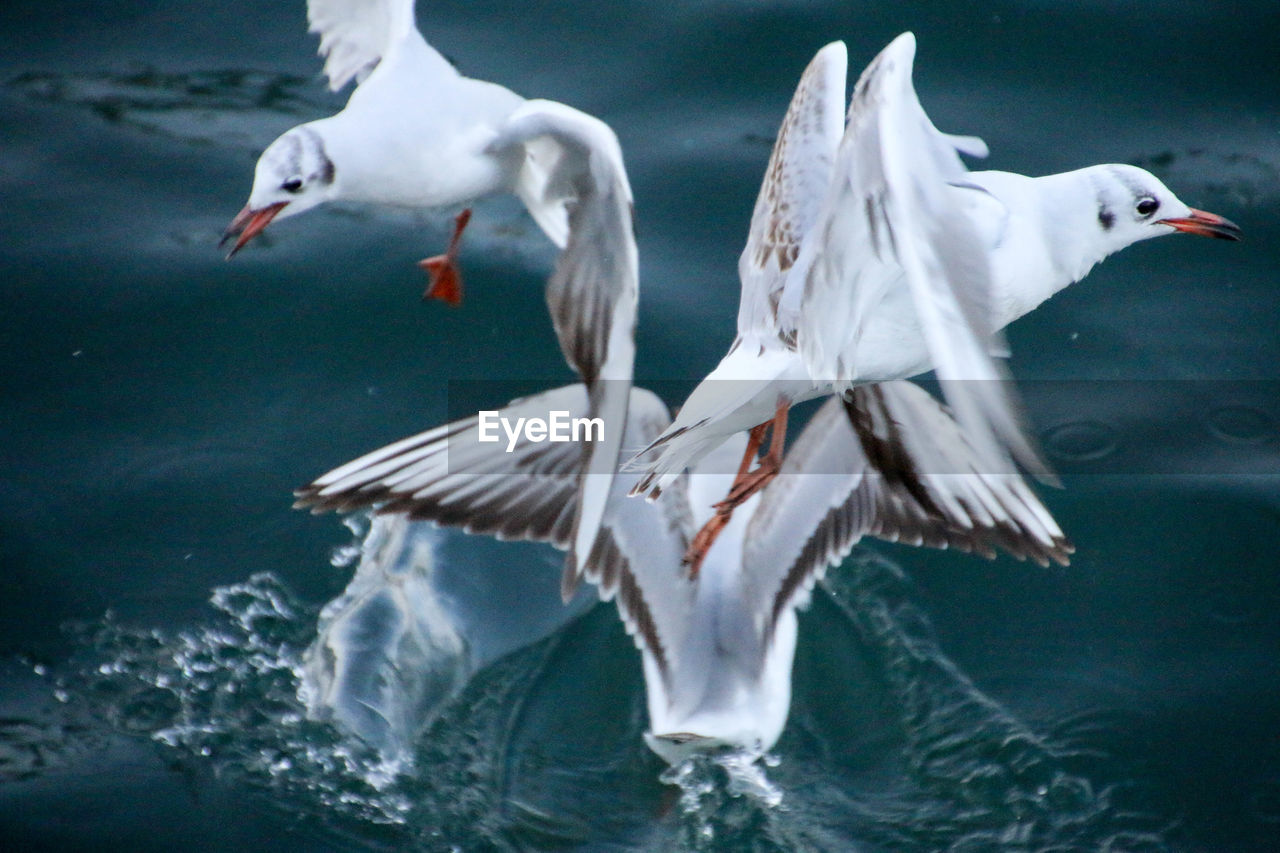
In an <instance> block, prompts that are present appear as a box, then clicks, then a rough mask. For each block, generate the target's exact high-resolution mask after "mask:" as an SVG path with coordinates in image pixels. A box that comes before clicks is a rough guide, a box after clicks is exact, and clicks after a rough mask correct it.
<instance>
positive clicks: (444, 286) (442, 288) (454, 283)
mask: <svg viewBox="0 0 1280 853" xmlns="http://www.w3.org/2000/svg"><path fill="white" fill-rule="evenodd" d="M418 266H420V267H422V268H423V269H424V270H426V271H427V275H428V276H430V277H431V283H430V284H429V285H427V289H426V291H424V292H423V294H422V298H423V299H439V300H440V301H441V302H444V303H445V304H447V305H452V306H453V307H455V308H456V307H457V306H459V305H461V304H462V275H461V273H459V272H458V267H457V265H456V264H454V262H453V261H452V260H451V259H450V258H449V256H448V255H436V256H435V257H434V258H427V259H426V260H422V261H418Z"/></svg>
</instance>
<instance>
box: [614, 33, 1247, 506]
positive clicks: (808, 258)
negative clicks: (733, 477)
mask: <svg viewBox="0 0 1280 853" xmlns="http://www.w3.org/2000/svg"><path fill="white" fill-rule="evenodd" d="M914 55H915V41H914V38H913V37H912V36H911V34H910V33H905V34H903V35H902V36H899V37H898V38H897V39H895V40H894V41H893V43H891V44H890V45H889V46H888V47H886V48H885V49H884V50H883V51H882V52H881V53H880V55H879V56H877V57H876V59H875V60H873V61H872V63H871V64H870V65H869V66H868V68H867V70H866V71H865V72H863V75H862V77H861V79H860V80H859V82H858V85H857V87H856V89H855V91H854V94H853V96H852V98H851V101H850V106H849V112H848V122H847V126H846V125H844V124H843V123H842V122H841V121H840V118H841V116H842V110H841V105H842V104H843V94H844V77H845V68H846V65H847V56H846V52H845V48H844V45H843V44H842V43H840V42H836V43H833V44H831V45H828V46H827V47H825V48H823V49H822V50H821V51H819V52H818V54H817V56H816V57H815V58H814V60H813V61H812V62H811V63H810V65H809V67H808V68H807V69H806V71H805V74H804V75H803V77H802V78H801V81H800V84H799V87H798V88H797V91H796V94H795V97H794V98H793V99H792V102H791V106H790V108H789V109H788V112H787V115H786V117H785V118H784V120H783V124H782V129H781V130H780V132H779V135H778V141H777V143H776V144H775V147H774V151H773V154H772V156H771V158H770V161H769V165H768V167H767V169H766V172H765V180H764V183H763V185H762V186H761V190H760V195H759V198H758V200H757V202H756V208H755V212H754V214H753V217H752V221H751V227H750V231H749V234H748V239H747V245H746V248H745V249H744V250H743V253H742V257H741V259H740V261H739V267H738V269H739V276H740V278H741V279H742V298H741V303H740V307H739V312H738V336H737V339H736V340H735V341H734V343H733V346H732V347H731V348H730V350H729V353H728V355H726V356H725V358H724V359H723V360H722V361H721V362H720V364H719V365H718V366H717V367H716V369H715V370H713V371H712V372H711V373H710V374H709V375H708V377H707V379H706V380H704V381H703V382H702V383H701V384H700V385H699V386H698V387H697V388H695V389H694V391H693V393H692V394H691V395H690V397H689V400H688V401H687V402H686V403H685V405H684V406H682V407H681V409H680V412H679V414H678V416H677V417H676V419H675V422H674V423H673V424H672V425H671V428H670V429H669V430H667V431H666V432H665V433H664V434H663V435H662V436H659V438H658V439H657V440H656V441H654V443H653V444H652V445H650V446H649V447H647V448H645V451H648V450H650V449H654V448H662V454H661V456H659V457H658V459H657V460H656V461H654V462H652V463H651V464H650V465H649V466H648V467H647V470H646V475H645V476H644V477H643V478H642V479H641V480H640V482H639V483H638V484H637V487H636V491H637V492H646V491H647V492H649V494H650V496H651V497H656V496H657V495H658V494H659V493H660V492H661V490H662V489H663V488H665V487H666V486H667V485H669V484H670V483H671V482H672V481H673V479H674V478H675V477H676V476H678V475H679V473H680V472H681V471H682V470H683V469H684V468H685V467H687V466H689V465H691V464H692V463H693V462H695V461H696V460H697V459H698V458H699V456H700V455H702V454H703V453H706V452H709V451H710V450H711V449H712V448H714V447H715V446H716V445H717V444H718V443H719V442H720V441H721V440H723V438H724V437H726V436H728V435H732V434H733V433H735V432H737V431H739V430H742V429H749V428H751V427H753V426H755V425H757V424H761V423H764V422H766V421H768V420H770V419H771V418H772V417H773V415H774V412H775V410H776V408H777V406H778V404H779V403H781V402H787V403H795V402H800V401H802V400H805V399H811V398H813V397H817V396H821V395H824V394H830V393H841V392H843V391H846V390H848V389H849V388H852V387H854V386H857V385H862V384H867V383H876V382H884V381H889V380H894V379H903V378H908V377H912V376H916V375H918V374H921V373H924V372H926V371H929V370H936V371H937V373H938V377H939V379H940V380H941V382H942V385H943V390H944V392H946V395H947V399H948V402H950V403H951V404H952V406H953V407H954V408H955V410H956V415H957V419H958V420H959V421H960V423H961V425H962V426H963V427H964V428H965V429H966V430H967V431H968V432H969V434H970V436H971V438H972V439H973V441H974V442H975V443H976V445H977V446H978V447H979V448H980V452H982V453H983V454H984V455H985V456H986V457H987V459H988V463H987V464H988V466H989V467H988V470H992V471H996V470H1012V469H1010V468H1009V466H1010V464H1011V462H1010V460H1009V455H1010V454H1011V455H1012V456H1013V457H1014V458H1015V459H1016V460H1017V461H1018V462H1020V463H1021V464H1022V465H1023V466H1024V467H1026V468H1027V469H1028V470H1030V471H1032V472H1034V473H1036V474H1037V475H1039V476H1042V477H1045V478H1050V477H1051V475H1050V474H1049V472H1048V469H1047V468H1046V467H1045V466H1044V465H1043V463H1042V462H1041V461H1040V460H1039V457H1038V455H1037V454H1036V452H1035V450H1034V449H1033V447H1032V446H1031V444H1030V442H1029V441H1028V440H1027V439H1026V438H1025V436H1024V434H1023V430H1022V427H1021V424H1020V418H1019V415H1018V411H1017V406H1016V403H1015V400H1014V398H1013V397H1012V395H1011V391H1010V390H1009V389H1008V383H1006V382H1003V381H1001V380H1003V379H1004V378H1005V374H1004V372H1003V371H1002V370H1001V369H1000V367H999V365H998V363H997V362H995V361H994V360H993V358H992V355H993V354H994V355H1004V354H1006V353H1005V352H1004V348H1003V345H1002V344H1001V342H1000V340H999V331H1000V330H1001V329H1003V328H1004V327H1005V326H1006V325H1008V324H1009V323H1011V322H1013V321H1014V320H1016V319H1017V318H1019V317H1021V316H1023V315H1024V314H1026V313H1028V312H1029V311H1031V310H1033V309H1034V308H1036V307H1037V306H1038V305H1040V304H1041V303H1043V302H1044V300H1046V299H1048V298H1049V297H1050V296H1052V295H1053V294H1054V293H1057V292H1058V291H1059V290H1062V289H1063V288H1065V287H1067V286H1068V285H1070V284H1072V283H1073V282H1076V281H1079V280H1080V279H1081V278H1083V277H1084V276H1085V275H1087V274H1088V272H1089V271H1090V270H1091V269H1092V268H1093V267H1094V266H1095V265H1096V264H1097V263H1098V262H1100V261H1101V260H1102V259H1104V258H1106V257H1107V256H1108V255H1109V254H1111V253H1113V252H1116V251H1118V250H1120V249H1122V248H1124V247H1126V246H1129V245H1131V244H1133V243H1134V242H1137V241H1139V240H1144V239H1148V238H1150V237H1156V236H1160V235H1162V234H1172V233H1174V232H1175V231H1178V230H1181V231H1188V232H1191V233H1198V234H1206V235H1208V236H1215V237H1223V238H1227V239H1236V234H1238V229H1236V227H1235V226H1234V225H1232V224H1231V223H1229V222H1227V221H1226V220H1224V219H1222V218H1221V217H1218V216H1215V215H1213V214H1207V213H1204V212H1203V211H1196V210H1193V209H1192V208H1189V207H1187V206H1186V205H1185V204H1183V203H1182V202H1181V201H1179V200H1178V199H1177V198H1175V197H1174V196H1173V194H1172V193H1171V192H1170V191H1169V190H1168V189H1167V188H1166V187H1165V186H1164V185H1163V184H1162V183H1161V182H1160V181H1159V180H1157V179H1156V178H1155V177H1154V176H1152V175H1150V174H1149V173H1147V172H1145V171H1143V170H1141V169H1138V168H1136V167H1133V166H1124V165H1115V164H1109V165H1101V166H1091V167H1088V168H1085V169H1079V170H1076V171H1073V172H1065V173H1062V174H1056V175H1048V176H1045V177H1039V178H1031V177H1027V176H1025V175H1019V174H1015V173H1010V172H999V171H987V172H969V171H968V170H967V169H966V168H965V167H964V165H963V164H962V163H961V161H960V160H959V158H958V157H957V152H958V151H960V152H965V153H969V154H973V155H976V156H985V154H986V146H985V144H983V143H982V141H981V140H979V139H975V138H972V137H955V136H949V135H946V134H943V133H940V132H939V131H938V130H937V129H936V128H934V127H933V125H932V123H931V122H930V121H929V119H928V117H927V116H926V115H925V113H924V111H923V109H922V108H921V107H920V104H919V101H918V100H917V99H916V95H915V91H914V89H913V87H912V83H911V67H912V62H913V60H914ZM1157 212H1158V213H1159V215H1158V216H1157V215H1156V214H1157ZM726 380H731V381H726ZM973 380H977V381H973ZM632 464H634V460H633V463H632Z"/></svg>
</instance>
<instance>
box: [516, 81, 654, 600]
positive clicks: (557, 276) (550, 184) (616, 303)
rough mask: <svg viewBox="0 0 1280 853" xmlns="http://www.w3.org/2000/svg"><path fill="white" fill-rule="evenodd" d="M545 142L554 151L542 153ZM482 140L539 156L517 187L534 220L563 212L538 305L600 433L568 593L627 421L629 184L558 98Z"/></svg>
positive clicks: (617, 156)
mask: <svg viewBox="0 0 1280 853" xmlns="http://www.w3.org/2000/svg"><path fill="white" fill-rule="evenodd" d="M552 144H553V145H554V146H556V147H558V148H559V153H558V155H552V154H549V153H548V150H547V146H548V145H552ZM492 145H493V147H494V148H495V149H501V148H506V147H511V146H521V147H523V148H525V149H526V151H527V152H529V151H531V152H532V153H533V154H537V155H539V156H540V158H541V159H540V167H539V169H538V170H536V173H537V175H538V178H537V183H536V185H532V186H529V185H526V186H524V187H523V189H521V191H520V195H521V197H522V198H523V199H524V200H525V204H526V205H527V206H528V207H529V209H530V211H531V212H532V213H533V214H534V215H535V218H537V217H538V216H539V211H542V214H543V216H544V217H545V216H546V215H547V211H553V210H555V209H557V208H558V207H560V206H563V207H565V208H567V210H568V226H569V228H568V238H567V242H566V243H565V244H564V247H563V249H562V250H561V252H560V256H559V258H558V259H557V260H556V266H555V270H554V272H553V273H552V275H551V278H550V280H549V281H548V282H547V307H548V309H550V312H551V320H552V323H553V325H554V327H555V330H556V336H557V338H558V339H559V341H560V348H561V351H562V352H563V353H564V356H565V359H566V360H567V361H568V362H569V365H570V366H571V367H573V368H574V369H575V370H577V371H578V373H579V374H580V375H581V376H582V378H583V380H584V381H585V382H586V384H587V386H588V388H589V389H590V407H589V410H588V412H587V416H588V417H592V418H597V417H598V418H601V419H603V421H604V433H605V440H604V441H602V442H598V443H595V444H591V445H588V446H587V454H588V455H587V458H586V459H585V460H584V471H585V474H584V476H585V478H586V479H585V481H584V490H583V495H584V498H583V500H582V501H581V503H580V505H579V506H580V511H579V513H578V516H577V518H576V520H575V531H574V543H573V547H572V549H571V550H570V554H569V558H568V559H567V561H566V564H565V593H566V594H568V593H570V592H571V591H572V588H573V586H574V584H576V583H577V581H578V579H579V578H580V577H581V570H580V569H579V567H578V563H579V562H580V561H581V559H582V556H583V555H585V554H589V553H590V551H591V549H592V548H593V547H594V543H595V538H596V535H597V533H598V532H599V530H600V524H601V521H602V519H603V513H604V507H605V503H606V500H607V496H608V495H609V494H610V493H611V490H612V483H613V478H614V476H615V474H616V472H617V470H618V465H619V461H620V460H619V456H620V454H621V451H622V436H623V433H624V429H623V428H622V425H624V424H626V423H627V422H628V419H627V404H628V400H630V388H631V376H632V368H633V365H634V363H635V324H636V306H637V299H638V296H639V286H640V282H639V259H638V255H637V251H636V243H635V232H634V226H633V223H632V196H631V186H630V184H629V183H628V181H627V173H626V168H625V166H624V165H623V162H622V149H621V147H620V146H619V145H618V139H617V137H616V136H615V135H614V133H613V131H612V130H611V129H610V128H609V126H608V125H607V124H605V123H604V122H602V121H600V120H599V119H597V118H594V117H593V116H589V115H587V114H586V113H583V112H580V111H578V110H575V109H573V108H572V107H568V106H565V105H564V104H559V103H555V102H553V101H542V100H532V101H527V102H525V103H524V104H523V105H522V106H521V107H520V108H519V109H517V110H516V111H515V112H514V113H513V114H512V116H511V117H510V119H508V121H507V123H506V124H505V125H504V127H503V129H502V131H501V133H500V134H499V136H498V138H497V139H496V140H495V141H494V142H493V144H492ZM531 146H533V147H532V148H531ZM530 156H532V155H530ZM539 221H540V222H541V221H542V220H541V219H539Z"/></svg>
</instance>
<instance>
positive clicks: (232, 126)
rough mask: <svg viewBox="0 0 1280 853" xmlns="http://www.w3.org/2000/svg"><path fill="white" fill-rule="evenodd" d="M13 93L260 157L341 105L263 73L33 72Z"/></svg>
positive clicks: (305, 83) (307, 83)
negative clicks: (301, 124)
mask: <svg viewBox="0 0 1280 853" xmlns="http://www.w3.org/2000/svg"><path fill="white" fill-rule="evenodd" d="M8 87H9V88H10V89H11V90H12V91H15V92H18V93H21V94H23V95H26V96H27V97H29V98H32V99H34V100H37V101H42V102H45V103H50V104H66V105H70V106H75V107H81V108H84V109H88V110H90V111H91V112H92V113H93V114H94V115H96V116H97V117H98V118H100V119H102V120H103V121H106V122H108V123H111V124H118V125H123V126H126V127H132V128H134V129H137V130H142V131H146V132H148V133H156V134H160V135H162V136H166V137H169V138H171V139H176V140H180V141H182V142H188V143H192V144H197V145H213V146H217V147H223V148H232V149H235V148H243V149H247V150H251V151H252V152H254V153H255V155H256V153H257V152H259V151H261V150H262V149H263V148H264V147H266V146H267V145H268V144H269V143H270V142H271V140H272V139H274V138H275V137H276V136H277V135H279V134H280V133H281V132H282V131H284V130H288V129H289V127H291V126H292V125H293V124H296V123H297V122H298V121H300V120H302V121H305V120H309V119H312V118H319V117H321V116H322V115H326V114H327V113H329V112H333V111H334V110H333V105H334V101H333V99H332V98H330V97H328V96H327V95H326V93H325V92H324V89H323V87H321V86H317V85H316V82H315V81H314V80H311V79H307V78H303V77H293V76H290V75H287V74H268V73H265V72H261V71H240V70H218V71H194V72H188V73H181V74H179V73H167V72H163V71H159V70H157V69H154V68H146V69H142V70H139V71H134V72H129V73H123V74H115V73H110V72H99V73H88V74H56V73H46V72H38V71H29V72H26V73H23V74H19V75H17V76H15V77H13V78H11V79H10V80H9V81H8Z"/></svg>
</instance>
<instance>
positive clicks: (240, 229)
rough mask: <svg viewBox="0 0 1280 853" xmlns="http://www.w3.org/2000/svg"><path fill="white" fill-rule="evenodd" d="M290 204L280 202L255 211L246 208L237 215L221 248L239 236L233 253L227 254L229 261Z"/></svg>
mask: <svg viewBox="0 0 1280 853" xmlns="http://www.w3.org/2000/svg"><path fill="white" fill-rule="evenodd" d="M288 203H289V202H287V201H278V202H276V203H275V204H269V205H267V206H266V207H264V208H262V209H261V210H253V209H252V208H250V207H249V205H247V204H246V205H245V206H244V210H242V211H240V212H239V213H237V214H236V218H235V219H233V220H231V224H230V225H228V226H227V230H226V231H225V232H224V233H223V235H222V240H221V241H220V242H219V243H218V245H219V246H224V245H226V242H227V241H228V240H230V239H231V238H232V237H234V236H236V235H237V234H239V235H240V239H238V240H236V244H235V245H234V246H232V247H231V251H230V252H228V253H227V260H231V258H233V257H234V256H235V254H236V252H238V251H240V250H241V249H243V248H244V246H245V244H246V243H248V242H249V241H250V240H252V239H253V238H254V237H257V236H258V235H259V234H261V233H262V229H264V228H266V227H267V225H269V224H270V223H271V220H273V219H275V218H276V214H277V213H279V212H280V211H282V210H284V208H285V205H287V204H288Z"/></svg>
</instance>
